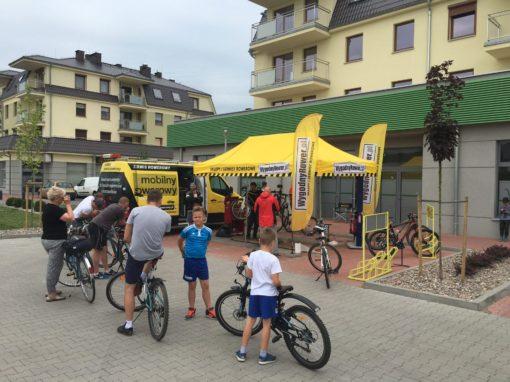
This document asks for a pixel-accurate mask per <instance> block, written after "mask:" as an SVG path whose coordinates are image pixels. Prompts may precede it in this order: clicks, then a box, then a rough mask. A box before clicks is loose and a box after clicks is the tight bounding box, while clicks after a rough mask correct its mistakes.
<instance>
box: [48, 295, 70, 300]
mask: <svg viewBox="0 0 510 382" xmlns="http://www.w3.org/2000/svg"><path fill="white" fill-rule="evenodd" d="M65 299H66V298H65V296H59V295H57V297H55V298H49V297H46V302H53V301H62V300H65Z"/></svg>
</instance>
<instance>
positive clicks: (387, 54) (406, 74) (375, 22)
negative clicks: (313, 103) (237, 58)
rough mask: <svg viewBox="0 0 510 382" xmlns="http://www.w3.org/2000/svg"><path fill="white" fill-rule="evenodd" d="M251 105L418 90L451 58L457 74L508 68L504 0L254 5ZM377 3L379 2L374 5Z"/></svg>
mask: <svg viewBox="0 0 510 382" xmlns="http://www.w3.org/2000/svg"><path fill="white" fill-rule="evenodd" d="M252 2H253V3H256V4H258V5H261V6H263V7H265V11H264V13H263V14H262V18H261V20H260V22H258V23H256V24H254V25H253V26H252V41H251V44H250V53H251V54H252V56H253V58H254V71H253V72H252V74H251V79H252V81H251V89H250V94H251V95H252V96H253V97H254V107H255V108H256V109H258V108H264V107H271V106H279V105H281V104H286V103H291V102H293V103H294V102H301V101H306V100H312V99H324V98H331V97H337V96H342V95H345V94H351V93H357V92H368V91H375V90H382V89H387V88H391V87H398V86H406V85H412V84H420V83H424V82H425V76H426V73H427V72H428V69H429V67H430V66H431V65H435V64H439V63H441V62H443V61H444V60H453V66H452V70H453V71H455V72H459V76H460V75H462V76H471V75H480V74H486V73H492V72H498V71H503V70H508V69H509V68H510V39H509V36H510V3H509V2H508V1H506V0H483V1H481V0H478V1H459V0H433V1H427V0H422V1H419V0H418V1H416V0H402V1H399V2H390V1H388V2H387V3H388V4H383V5H381V4H382V3H384V2H382V3H381V2H373V1H370V0H358V1H353V0H344V1H340V0H339V1H333V0H318V1H310V0H298V1H283V0H275V1H270V0H252ZM375 3H377V4H375Z"/></svg>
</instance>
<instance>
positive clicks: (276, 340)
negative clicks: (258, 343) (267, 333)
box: [271, 334, 282, 344]
mask: <svg viewBox="0 0 510 382" xmlns="http://www.w3.org/2000/svg"><path fill="white" fill-rule="evenodd" d="M281 339H282V335H281V334H278V335H276V336H274V337H273V339H272V340H271V342H272V343H273V344H274V343H277V342H278V341H280V340H281Z"/></svg>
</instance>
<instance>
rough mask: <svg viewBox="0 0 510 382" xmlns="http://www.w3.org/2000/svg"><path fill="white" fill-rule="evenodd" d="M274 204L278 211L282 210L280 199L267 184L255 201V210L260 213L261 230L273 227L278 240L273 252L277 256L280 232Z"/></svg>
mask: <svg viewBox="0 0 510 382" xmlns="http://www.w3.org/2000/svg"><path fill="white" fill-rule="evenodd" d="M273 206H274V208H275V209H276V211H278V212H279V211H280V205H279V204H278V200H276V198H275V197H274V195H273V194H272V193H271V188H269V186H265V187H264V188H263V190H262V193H261V194H260V196H259V197H258V198H257V200H256V201H255V206H254V208H253V209H254V210H255V213H258V215H259V230H262V229H264V228H268V227H269V228H272V229H273V230H274V232H275V236H276V240H275V245H274V250H273V254H274V255H275V256H278V255H279V253H278V252H279V251H278V233H277V230H276V226H275V225H274V222H275V218H274V213H273Z"/></svg>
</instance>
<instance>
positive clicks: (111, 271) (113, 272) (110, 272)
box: [103, 269, 115, 276]
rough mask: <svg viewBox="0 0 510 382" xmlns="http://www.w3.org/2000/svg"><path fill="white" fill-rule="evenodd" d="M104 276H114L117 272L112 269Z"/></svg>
mask: <svg viewBox="0 0 510 382" xmlns="http://www.w3.org/2000/svg"><path fill="white" fill-rule="evenodd" d="M103 274H104V275H108V276H113V275H114V274H115V271H114V270H113V269H110V270H109V271H108V272H104V273H103Z"/></svg>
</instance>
